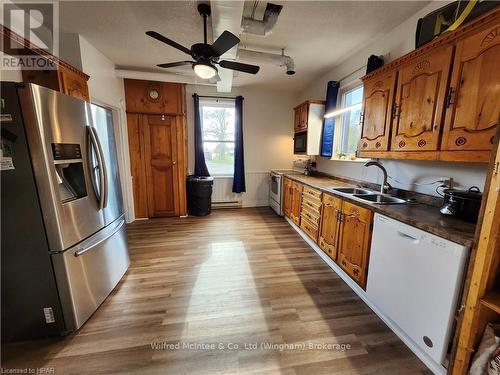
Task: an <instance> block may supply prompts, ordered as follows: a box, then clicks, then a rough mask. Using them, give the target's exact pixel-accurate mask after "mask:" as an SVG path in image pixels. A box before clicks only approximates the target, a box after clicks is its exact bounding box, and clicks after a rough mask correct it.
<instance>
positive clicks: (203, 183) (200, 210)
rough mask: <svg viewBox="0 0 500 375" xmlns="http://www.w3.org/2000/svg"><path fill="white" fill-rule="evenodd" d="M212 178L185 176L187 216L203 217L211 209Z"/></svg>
mask: <svg viewBox="0 0 500 375" xmlns="http://www.w3.org/2000/svg"><path fill="white" fill-rule="evenodd" d="M213 184H214V178H213V177H198V176H194V175H191V176H187V184H186V188H187V206H188V214H189V215H193V216H205V215H208V214H210V211H211V208H212V186H213Z"/></svg>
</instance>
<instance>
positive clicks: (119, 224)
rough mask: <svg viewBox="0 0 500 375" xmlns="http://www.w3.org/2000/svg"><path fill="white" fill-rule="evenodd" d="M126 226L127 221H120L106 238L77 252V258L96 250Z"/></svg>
mask: <svg viewBox="0 0 500 375" xmlns="http://www.w3.org/2000/svg"><path fill="white" fill-rule="evenodd" d="M124 224H125V219H121V220H119V222H118V224H116V226H115V227H114V228H113V230H111V232H110V233H108V234H107V235H106V236H104V237H102V238H99V239H98V240H97V241H96V242H92V243H91V244H89V245H87V246H85V247H83V248H82V249H80V250H78V251H76V252H75V257H79V256H80V255H83V254H85V253H86V252H87V251H90V250H92V249H94V248H96V247H97V245H99V244H100V243H102V242H104V241H106V240H107V239H108V238H110V237H111V236H113V235H114V234H115V233H116V232H118V231H119V230H120V229H121V227H123V225H124Z"/></svg>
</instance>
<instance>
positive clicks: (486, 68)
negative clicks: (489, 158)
mask: <svg viewBox="0 0 500 375" xmlns="http://www.w3.org/2000/svg"><path fill="white" fill-rule="evenodd" d="M499 35H500V34H499V27H498V22H495V23H493V24H491V23H490V24H489V25H487V26H485V27H483V28H482V29H481V30H480V31H479V32H477V33H474V34H472V35H470V36H468V37H466V38H465V39H462V40H460V41H459V42H458V43H457V45H456V52H455V62H454V64H453V73H452V77H451V83H450V91H449V94H450V96H449V99H448V101H447V103H446V104H447V106H448V110H447V112H446V120H445V127H444V133H443V140H442V143H441V149H442V150H470V151H472V150H484V151H489V150H491V149H492V147H493V138H494V136H495V134H496V126H497V122H498V115H499V111H500V36H499Z"/></svg>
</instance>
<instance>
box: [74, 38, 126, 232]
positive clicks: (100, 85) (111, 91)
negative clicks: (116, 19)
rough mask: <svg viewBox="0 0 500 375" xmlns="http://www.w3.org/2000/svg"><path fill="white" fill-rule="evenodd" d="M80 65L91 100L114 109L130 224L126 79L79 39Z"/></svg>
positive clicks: (124, 193)
mask: <svg viewBox="0 0 500 375" xmlns="http://www.w3.org/2000/svg"><path fill="white" fill-rule="evenodd" d="M79 41H80V52H81V64H82V70H83V72H84V73H86V74H88V75H89V76H90V78H89V80H88V86H89V93H90V101H91V102H93V103H95V104H99V105H102V106H105V107H109V108H112V109H114V110H115V111H116V112H115V117H114V119H113V121H114V127H115V129H114V130H115V139H116V146H117V153H118V165H119V168H120V179H121V185H122V190H123V200H124V205H125V207H124V208H125V217H126V220H127V222H131V221H133V220H134V218H135V215H134V204H133V202H134V201H133V193H132V177H131V175H130V157H129V150H128V134H127V121H126V114H125V88H124V86H123V79H122V78H118V77H116V75H115V64H114V63H113V62H112V61H111V60H109V59H108V58H107V57H106V56H104V55H103V54H102V53H101V52H100V51H99V50H97V49H96V48H95V47H94V46H92V45H91V44H90V43H89V42H88V41H87V40H86V39H85V38H83V37H82V36H80V38H79Z"/></svg>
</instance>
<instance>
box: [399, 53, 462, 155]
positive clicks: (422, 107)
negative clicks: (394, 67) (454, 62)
mask: <svg viewBox="0 0 500 375" xmlns="http://www.w3.org/2000/svg"><path fill="white" fill-rule="evenodd" d="M452 52H453V46H451V45H450V46H443V47H440V48H437V49H434V50H432V51H431V52H428V53H426V54H424V55H422V56H419V57H417V58H415V59H413V60H412V61H411V62H410V63H407V64H406V65H404V66H403V67H402V68H400V70H399V72H398V84H397V92H396V99H395V111H394V114H393V117H394V119H393V125H392V143H391V148H392V150H393V151H436V150H437V149H438V147H439V141H440V133H441V128H442V124H443V119H444V107H445V106H444V102H445V97H446V90H447V84H448V76H449V71H450V65H451V57H452Z"/></svg>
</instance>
